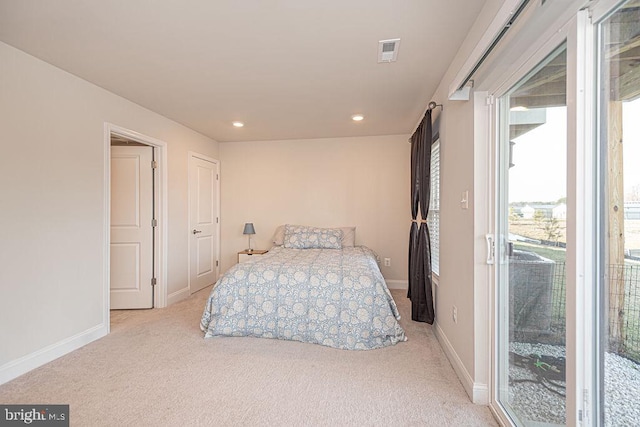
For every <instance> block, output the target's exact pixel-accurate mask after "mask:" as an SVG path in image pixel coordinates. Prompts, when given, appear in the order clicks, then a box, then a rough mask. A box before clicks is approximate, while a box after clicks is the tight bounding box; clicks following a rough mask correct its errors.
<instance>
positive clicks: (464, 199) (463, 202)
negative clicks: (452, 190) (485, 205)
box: [460, 190, 469, 209]
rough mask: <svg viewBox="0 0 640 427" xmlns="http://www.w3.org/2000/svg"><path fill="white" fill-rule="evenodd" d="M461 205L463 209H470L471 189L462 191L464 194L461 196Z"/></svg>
mask: <svg viewBox="0 0 640 427" xmlns="http://www.w3.org/2000/svg"><path fill="white" fill-rule="evenodd" d="M460 207H461V208H462V209H469V191H468V190H465V191H463V192H462V196H461V197H460Z"/></svg>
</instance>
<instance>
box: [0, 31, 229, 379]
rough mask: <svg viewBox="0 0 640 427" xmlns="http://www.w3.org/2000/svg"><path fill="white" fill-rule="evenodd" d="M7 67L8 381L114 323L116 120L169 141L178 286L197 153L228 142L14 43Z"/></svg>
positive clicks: (173, 281) (0, 281)
mask: <svg viewBox="0 0 640 427" xmlns="http://www.w3.org/2000/svg"><path fill="white" fill-rule="evenodd" d="M0 76H2V78H1V79H0V129H2V135H1V136H0V138H1V140H0V141H1V147H2V152H1V154H0V204H1V208H0V342H1V343H2V345H0V383H1V382H2V379H3V378H4V379H5V380H6V378H7V377H10V376H11V375H12V372H17V371H19V370H20V369H21V366H22V367H24V366H33V365H34V364H36V365H37V364H38V363H41V362H42V363H44V362H43V361H46V359H47V354H46V353H47V352H49V353H48V354H55V353H56V352H57V354H59V353H60V352H64V351H69V350H71V349H73V348H72V347H73V346H74V345H75V344H74V343H77V342H79V341H77V340H78V339H79V340H80V341H82V339H80V338H78V337H79V336H82V335H83V334H85V333H86V332H87V331H94V332H96V334H97V335H100V334H101V333H103V332H104V331H106V329H105V328H106V323H105V322H106V319H104V318H103V307H104V305H105V301H104V298H103V287H104V280H103V278H104V271H105V268H106V266H105V263H104V259H105V252H104V251H105V244H106V242H105V236H104V230H105V225H106V224H105V221H106V219H105V215H104V206H103V204H104V200H105V195H104V191H103V189H104V187H103V177H104V174H105V171H104V164H105V158H104V137H103V135H104V124H105V122H109V123H112V124H115V125H118V126H121V127H123V128H127V129H130V130H133V131H136V132H139V133H142V134H144V135H147V136H150V137H153V138H156V139H159V140H161V141H164V142H166V143H167V147H168V171H169V176H168V183H169V188H168V195H169V203H168V217H169V224H168V228H169V236H168V240H169V245H168V246H169V253H168V287H169V293H171V292H175V291H176V290H179V289H182V288H184V287H185V286H186V281H187V271H188V266H187V241H188V240H187V238H188V235H187V233H186V230H187V227H188V224H187V165H188V163H187V161H188V159H187V152H188V150H193V151H197V152H201V153H203V154H206V155H208V156H211V157H218V144H217V142H215V141H212V140H211V139H209V138H206V137H204V136H202V135H200V134H198V133H195V132H193V131H191V130H189V129H187V128H185V127H184V126H181V125H179V124H177V123H175V122H173V121H171V120H168V119H166V118H164V117H162V116H160V115H158V114H156V113H153V112H151V111H149V110H146V109H144V108H142V107H140V106H138V105H136V104H133V103H131V102H129V101H127V100H125V99H123V98H121V97H118V96H116V95H114V94H112V93H110V92H107V91H105V90H103V89H101V88H99V87H97V86H95V85H92V84H90V83H88V82H86V81H84V80H81V79H79V78H77V77H75V76H73V75H71V74H69V73H66V72H64V71H62V70H60V69H58V68H55V67H53V66H51V65H49V64H47V63H45V62H42V61H40V60H38V59H36V58H34V57H32V56H29V55H27V54H25V53H24V52H21V51H19V50H16V49H14V48H12V47H10V46H8V45H6V44H4V43H0ZM101 328H102V329H101ZM92 337H93V339H94V338H95V335H92ZM74 340H76V341H74ZM47 346H52V347H48V348H47ZM56 348H58V349H56ZM60 348H61V349H62V350H59V349H60ZM35 355H37V357H36V356H35ZM32 356H33V357H32ZM30 357H31V359H30ZM33 361H35V362H33ZM32 362H33V363H32ZM20 363H23V365H20Z"/></svg>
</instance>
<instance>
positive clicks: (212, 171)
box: [189, 153, 220, 294]
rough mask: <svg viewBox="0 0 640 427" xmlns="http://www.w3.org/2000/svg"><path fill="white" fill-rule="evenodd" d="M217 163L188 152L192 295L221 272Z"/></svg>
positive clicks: (213, 280)
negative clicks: (219, 259)
mask: <svg viewBox="0 0 640 427" xmlns="http://www.w3.org/2000/svg"><path fill="white" fill-rule="evenodd" d="M219 206H220V204H219V172H218V162H217V160H214V159H210V158H208V157H206V156H202V155H200V154H196V153H189V293H190V294H192V293H194V292H197V291H199V290H200V289H202V288H205V287H207V286H209V285H212V284H213V283H215V281H216V280H217V279H218V273H219V266H218V264H219V262H218V253H219V235H220V233H219Z"/></svg>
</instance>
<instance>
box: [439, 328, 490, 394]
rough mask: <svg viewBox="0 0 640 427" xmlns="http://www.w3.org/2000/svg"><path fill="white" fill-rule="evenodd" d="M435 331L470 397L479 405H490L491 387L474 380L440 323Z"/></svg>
mask: <svg viewBox="0 0 640 427" xmlns="http://www.w3.org/2000/svg"><path fill="white" fill-rule="evenodd" d="M433 326H434V328H433V329H434V331H435V333H436V338H438V341H439V342H440V345H441V346H442V349H443V350H444V352H445V354H446V355H447V358H448V359H449V362H451V366H453V370H454V371H456V374H457V375H458V378H459V379H460V382H461V383H462V386H463V387H464V390H465V391H466V392H467V394H468V395H469V398H470V399H471V401H472V402H473V403H476V404H478V405H488V404H489V387H488V386H487V384H482V383H476V382H474V381H473V378H472V377H471V375H470V374H469V371H467V368H466V367H465V366H464V364H463V363H462V360H461V359H460V357H459V356H458V353H456V351H455V349H454V348H453V346H452V345H451V342H450V341H449V339H448V338H447V336H446V334H445V333H444V331H443V330H442V328H440V325H439V324H438V323H437V322H436V323H435V324H434V325H433Z"/></svg>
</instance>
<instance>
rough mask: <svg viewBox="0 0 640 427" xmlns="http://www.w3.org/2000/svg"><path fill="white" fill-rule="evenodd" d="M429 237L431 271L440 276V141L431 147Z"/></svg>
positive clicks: (437, 140)
mask: <svg viewBox="0 0 640 427" xmlns="http://www.w3.org/2000/svg"><path fill="white" fill-rule="evenodd" d="M427 222H428V224H429V235H430V236H431V270H432V271H433V274H435V275H436V276H439V275H440V140H439V139H437V137H436V141H435V142H434V143H433V144H432V145H431V200H430V201H429V214H428V215H427Z"/></svg>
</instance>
